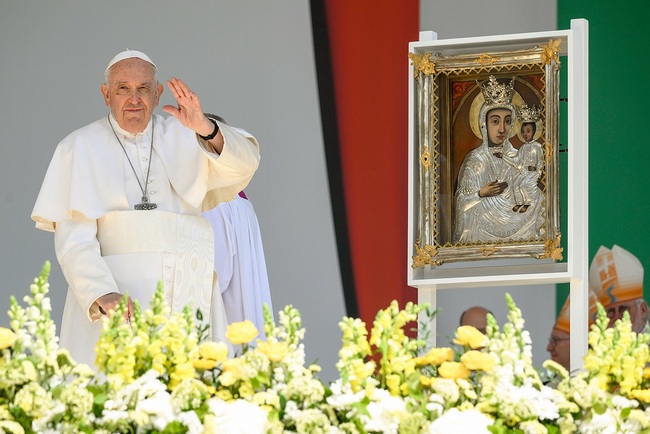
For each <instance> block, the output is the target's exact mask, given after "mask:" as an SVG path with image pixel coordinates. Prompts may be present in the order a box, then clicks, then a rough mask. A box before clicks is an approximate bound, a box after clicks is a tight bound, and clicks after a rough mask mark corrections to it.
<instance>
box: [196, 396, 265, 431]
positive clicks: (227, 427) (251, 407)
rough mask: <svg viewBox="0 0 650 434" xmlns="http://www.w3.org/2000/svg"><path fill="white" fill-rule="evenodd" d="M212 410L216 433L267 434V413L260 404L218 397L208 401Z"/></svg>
mask: <svg viewBox="0 0 650 434" xmlns="http://www.w3.org/2000/svg"><path fill="white" fill-rule="evenodd" d="M206 402H207V404H208V408H209V409H210V412H211V413H212V414H213V415H214V416H215V420H214V427H215V432H216V433H229V434H258V433H259V434H265V433H266V428H265V425H266V420H267V417H268V415H267V413H266V411H264V410H263V409H262V408H260V407H259V406H257V405H255V404H253V403H250V402H248V401H244V400H243V399H237V400H235V401H230V402H225V401H223V400H221V399H218V398H211V399H209V400H207V401H206Z"/></svg>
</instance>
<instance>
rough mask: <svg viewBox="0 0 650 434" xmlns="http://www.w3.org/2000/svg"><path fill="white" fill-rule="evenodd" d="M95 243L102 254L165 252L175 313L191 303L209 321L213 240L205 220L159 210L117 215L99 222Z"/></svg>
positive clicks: (114, 214) (112, 214)
mask: <svg viewBox="0 0 650 434" xmlns="http://www.w3.org/2000/svg"><path fill="white" fill-rule="evenodd" d="M97 239H98V240H99V243H100V246H101V251H102V256H110V255H119V254H125V253H161V255H162V256H163V262H165V264H164V265H165V266H166V267H170V269H173V279H171V280H172V282H173V285H171V288H170V289H171V294H172V296H171V300H169V299H168V303H169V305H170V308H171V310H172V312H180V311H182V310H183V308H184V307H185V306H186V305H188V304H190V305H191V306H193V310H195V309H201V312H202V313H203V315H204V318H210V314H211V312H210V306H211V302H212V288H213V278H214V267H213V260H214V238H213V235H212V226H211V225H210V223H209V222H208V221H207V220H205V219H204V218H202V217H199V216H192V215H182V214H175V213H171V212H166V211H157V210H150V211H114V212H111V213H109V214H106V215H105V216H104V217H101V218H100V219H99V220H98V223H97ZM170 261H171V262H170ZM171 267H173V268H171ZM162 279H163V277H162V275H161V280H162Z"/></svg>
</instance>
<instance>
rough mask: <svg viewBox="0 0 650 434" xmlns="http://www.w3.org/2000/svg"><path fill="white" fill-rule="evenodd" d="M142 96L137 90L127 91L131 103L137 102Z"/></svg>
mask: <svg viewBox="0 0 650 434" xmlns="http://www.w3.org/2000/svg"><path fill="white" fill-rule="evenodd" d="M141 97H142V95H141V94H140V91H139V90H138V89H133V90H131V91H129V99H130V100H131V101H139V100H140V98H141Z"/></svg>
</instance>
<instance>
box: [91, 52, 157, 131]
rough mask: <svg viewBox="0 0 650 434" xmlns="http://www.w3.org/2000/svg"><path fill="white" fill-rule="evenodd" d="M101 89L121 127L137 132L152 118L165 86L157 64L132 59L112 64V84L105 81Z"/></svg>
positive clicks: (110, 81)
mask: <svg viewBox="0 0 650 434" xmlns="http://www.w3.org/2000/svg"><path fill="white" fill-rule="evenodd" d="M101 91H102V95H104V101H105V102H106V106H108V107H110V108H111V112H112V113H113V116H114V117H115V119H116V120H117V123H118V124H119V125H120V127H122V128H123V129H124V130H126V131H128V132H130V133H133V134H137V133H139V132H142V131H144V129H145V128H146V127H147V124H148V123H149V120H151V115H152V114H153V110H154V109H155V108H156V107H157V106H158V102H159V101H160V95H161V94H162V92H163V87H162V85H161V84H160V83H157V82H156V79H155V71H154V67H153V65H151V64H150V63H149V62H146V61H144V60H142V59H138V58H131V59H125V60H122V61H120V62H118V63H116V64H115V65H113V66H112V68H111V70H110V74H109V76H108V83H107V84H102V86H101Z"/></svg>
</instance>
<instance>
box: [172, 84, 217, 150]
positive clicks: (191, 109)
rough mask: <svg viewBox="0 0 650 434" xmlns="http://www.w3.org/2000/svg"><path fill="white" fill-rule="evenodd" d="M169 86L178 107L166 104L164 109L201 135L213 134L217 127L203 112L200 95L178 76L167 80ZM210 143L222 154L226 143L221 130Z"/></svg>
mask: <svg viewBox="0 0 650 434" xmlns="http://www.w3.org/2000/svg"><path fill="white" fill-rule="evenodd" d="M167 86H168V87H169V90H170V91H171V92H172V95H174V98H176V102H177V103H178V107H174V106H173V105H166V106H164V107H163V111H164V112H166V113H169V114H170V115H172V116H174V117H175V118H176V119H178V120H179V122H180V123H181V124H183V125H184V126H186V127H187V128H189V129H190V130H192V131H194V132H195V133H197V134H198V135H199V136H209V135H211V134H212V133H213V132H214V129H215V127H214V124H213V123H212V122H210V120H209V119H208V118H207V117H206V116H205V114H204V113H203V109H202V108H201V101H199V96H198V95H197V94H195V93H194V92H192V89H190V88H189V87H188V86H187V84H185V82H184V81H183V80H180V79H178V78H176V77H172V79H171V80H167ZM209 143H210V145H212V147H213V149H214V151H215V152H216V153H217V154H220V153H221V151H222V150H223V145H224V142H223V136H222V135H221V132H219V133H217V135H216V137H214V138H213V139H210V141H209Z"/></svg>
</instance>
